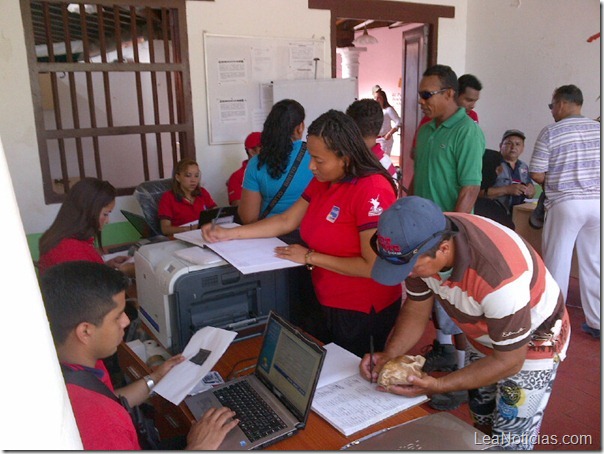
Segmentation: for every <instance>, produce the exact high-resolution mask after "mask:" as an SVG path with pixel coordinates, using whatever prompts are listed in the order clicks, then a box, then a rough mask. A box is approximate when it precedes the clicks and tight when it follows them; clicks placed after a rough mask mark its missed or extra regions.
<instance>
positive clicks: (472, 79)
mask: <svg viewBox="0 0 604 454" xmlns="http://www.w3.org/2000/svg"><path fill="white" fill-rule="evenodd" d="M457 82H458V84H459V94H460V95H461V94H463V93H465V91H466V88H473V89H474V90H477V91H480V90H482V84H481V83H480V81H479V80H478V79H477V78H476V76H474V75H472V74H464V75H463V76H460V77H459V79H458V80H457Z"/></svg>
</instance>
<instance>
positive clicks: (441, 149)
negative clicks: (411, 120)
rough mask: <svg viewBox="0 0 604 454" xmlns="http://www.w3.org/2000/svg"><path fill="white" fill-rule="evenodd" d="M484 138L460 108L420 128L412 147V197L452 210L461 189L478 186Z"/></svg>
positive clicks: (445, 209) (476, 125)
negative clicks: (446, 117)
mask: <svg viewBox="0 0 604 454" xmlns="http://www.w3.org/2000/svg"><path fill="white" fill-rule="evenodd" d="M484 150H485V138H484V134H483V132H482V130H481V129H480V126H478V124H476V123H474V120H472V119H471V118H470V117H468V115H467V114H466V110H465V109H464V108H463V107H460V108H459V109H457V112H455V113H454V114H453V115H452V116H451V117H450V118H448V119H447V120H446V121H444V122H443V123H441V124H440V126H439V127H436V123H435V121H434V120H432V121H430V123H427V124H425V125H424V126H422V127H421V128H420V130H419V132H418V134H417V143H416V147H415V164H414V169H415V176H414V183H413V185H414V194H415V195H418V196H420V197H424V198H426V199H429V200H432V201H433V202H435V203H436V204H437V205H438V206H439V207H440V208H441V209H442V210H443V211H454V210H455V205H456V203H457V198H458V196H459V191H460V190H461V188H462V187H463V186H480V182H481V180H482V155H483V153H484Z"/></svg>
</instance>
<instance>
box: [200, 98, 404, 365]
mask: <svg viewBox="0 0 604 454" xmlns="http://www.w3.org/2000/svg"><path fill="white" fill-rule="evenodd" d="M307 144H308V151H309V153H310V157H311V161H310V165H309V167H310V170H311V171H312V173H313V175H314V178H313V179H312V180H311V182H310V183H309V185H308V187H307V188H306V190H305V191H304V192H303V193H302V197H301V198H300V199H298V201H297V202H295V203H294V204H293V205H292V206H291V207H290V208H289V209H287V210H286V211H285V212H283V213H279V214H276V215H275V216H272V217H270V218H266V219H263V220H261V221H258V222H255V223H252V224H247V225H244V226H241V227H236V228H232V229H223V228H220V226H215V228H211V226H210V225H206V226H204V227H203V228H202V233H203V236H204V238H205V239H206V240H208V241H220V240H229V239H239V238H263V237H270V236H279V235H284V234H286V233H289V232H291V231H292V230H294V229H296V228H297V227H298V226H299V227H300V233H301V236H302V240H303V241H304V242H305V243H306V244H307V245H308V246H303V245H301V244H291V245H289V246H286V247H285V246H284V247H278V248H276V249H275V253H276V256H277V257H280V258H283V259H287V260H291V261H293V262H296V263H301V264H305V265H306V266H307V268H308V269H310V270H312V282H313V286H314V290H315V293H316V295H317V298H318V300H319V302H320V304H321V308H322V312H323V315H324V318H325V320H326V322H327V331H328V332H327V334H326V335H325V336H324V337H323V338H322V339H321V340H322V341H323V342H325V343H327V342H335V343H337V344H338V345H340V346H341V347H343V348H345V349H347V350H349V351H351V352H353V353H355V354H356V355H358V356H363V355H364V354H365V353H366V352H368V351H369V349H370V344H371V339H373V345H374V347H375V348H377V346H378V345H384V343H385V341H386V337H387V336H388V333H389V332H390V329H391V328H392V326H393V325H394V321H395V320H396V316H397V314H398V311H399V309H400V304H401V296H402V288H401V286H400V285H395V286H386V285H382V284H379V283H377V282H376V281H374V280H373V279H371V268H372V267H373V263H374V262H375V260H376V255H375V252H373V250H372V248H371V245H370V243H369V240H370V238H371V236H372V235H373V233H374V232H375V231H376V229H377V223H378V220H379V217H380V214H381V213H382V212H383V211H385V210H386V209H387V208H388V207H389V206H390V205H392V204H393V203H394V201H395V200H396V187H395V184H394V180H393V179H392V177H391V176H390V174H389V173H388V172H387V171H386V169H385V168H384V167H383V166H382V165H381V164H380V162H379V161H378V160H377V158H376V156H375V155H374V154H373V153H372V152H371V151H369V149H368V148H367V147H366V145H365V142H364V141H363V137H362V135H361V132H360V130H359V128H358V126H357V125H356V124H355V123H354V120H353V119H352V118H351V117H349V116H348V115H346V114H344V113H343V112H338V111H335V110H330V111H329V112H326V113H324V114H323V115H321V116H320V117H319V118H317V119H316V120H315V121H314V122H313V123H312V124H311V125H310V127H309V128H308V139H307Z"/></svg>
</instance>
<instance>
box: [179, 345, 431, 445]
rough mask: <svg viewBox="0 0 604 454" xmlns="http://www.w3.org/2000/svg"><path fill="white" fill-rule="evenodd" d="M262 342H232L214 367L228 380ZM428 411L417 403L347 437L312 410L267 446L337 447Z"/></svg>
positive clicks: (254, 355) (250, 362) (251, 361)
mask: <svg viewBox="0 0 604 454" xmlns="http://www.w3.org/2000/svg"><path fill="white" fill-rule="evenodd" d="M261 344H262V338H261V337H255V338H252V339H246V340H243V341H241V342H237V343H233V344H231V346H230V347H229V349H228V350H227V351H226V352H225V354H224V355H223V357H222V358H221V359H220V361H219V362H218V364H217V365H216V367H215V368H214V369H215V370H217V371H218V372H219V373H220V375H222V377H223V378H224V379H225V380H227V377H228V375H229V374H230V373H231V372H232V371H233V369H235V370H239V369H242V368H244V367H247V366H252V365H254V364H256V358H257V356H258V354H259V353H260V346H261ZM242 360H243V361H242ZM252 371H253V369H248V370H246V371H245V373H244V375H245V374H246V373H251V372H252ZM186 413H188V417H189V420H190V421H191V422H192V421H194V418H193V415H191V413H190V412H189V411H188V408H187V409H186ZM428 414H429V413H428V412H427V411H426V410H424V409H423V408H421V407H420V406H417V407H414V408H411V409H409V410H406V411H404V412H401V413H398V414H396V415H394V416H391V417H390V418H388V419H385V420H384V421H381V422H380V423H378V424H375V425H373V426H370V427H368V428H367V429H364V430H362V431H360V432H357V433H355V434H352V436H350V437H345V436H344V435H342V434H341V433H340V432H338V431H337V430H336V429H335V428H333V427H332V426H331V425H330V424H329V423H328V422H326V421H325V420H324V419H323V418H321V417H320V416H318V415H317V414H316V413H315V412H311V414H310V416H309V417H308V422H307V425H306V428H305V429H304V430H301V431H299V432H298V433H297V434H295V435H294V436H293V437H291V438H287V439H285V440H283V441H280V442H279V443H275V444H274V445H271V446H269V447H268V448H267V449H269V450H280V451H308V450H321V451H327V450H329V451H331V450H338V449H340V448H341V447H342V446H344V445H346V444H348V443H350V442H351V441H354V440H356V439H358V438H361V437H364V436H365V435H369V434H371V433H374V432H376V431H378V430H380V429H385V428H387V427H391V426H395V425H397V424H401V423H403V422H407V421H411V420H412V419H417V418H420V417H422V416H426V415H428Z"/></svg>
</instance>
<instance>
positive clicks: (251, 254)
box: [206, 237, 301, 274]
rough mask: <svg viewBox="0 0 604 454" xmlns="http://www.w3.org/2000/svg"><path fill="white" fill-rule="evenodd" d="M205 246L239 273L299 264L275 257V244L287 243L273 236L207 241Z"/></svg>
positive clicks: (290, 266) (298, 264)
mask: <svg viewBox="0 0 604 454" xmlns="http://www.w3.org/2000/svg"><path fill="white" fill-rule="evenodd" d="M206 246H207V247H209V248H210V249H212V250H213V251H215V252H216V253H217V254H219V255H221V256H222V258H224V259H225V260H226V261H227V262H229V263H230V264H231V265H233V266H234V267H235V268H237V269H238V270H239V271H240V272H241V274H250V273H258V272H260V271H269V270H278V269H281V268H292V267H295V266H301V264H300V263H296V262H292V261H291V260H284V259H280V258H279V257H275V248H276V247H277V246H287V243H285V242H283V241H281V240H280V239H279V238H275V237H273V238H255V239H249V240H231V241H221V242H219V243H207V244H206Z"/></svg>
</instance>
